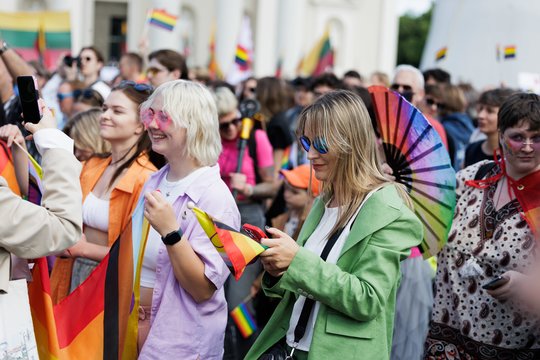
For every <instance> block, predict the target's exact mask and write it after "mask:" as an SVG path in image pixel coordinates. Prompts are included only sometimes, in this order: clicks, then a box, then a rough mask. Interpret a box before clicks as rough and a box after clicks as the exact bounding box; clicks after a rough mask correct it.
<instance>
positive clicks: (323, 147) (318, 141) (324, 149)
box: [300, 135, 328, 154]
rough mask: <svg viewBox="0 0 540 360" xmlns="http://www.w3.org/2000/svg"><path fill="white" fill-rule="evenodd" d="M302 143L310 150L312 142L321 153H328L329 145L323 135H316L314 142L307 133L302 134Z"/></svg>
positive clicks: (305, 148)
mask: <svg viewBox="0 0 540 360" xmlns="http://www.w3.org/2000/svg"><path fill="white" fill-rule="evenodd" d="M300 144H302V147H303V148H304V150H306V151H307V152H309V149H310V148H311V144H313V148H314V149H315V150H317V152H318V153H319V154H327V153H328V145H327V144H326V140H325V139H324V138H322V137H316V138H315V139H313V142H312V141H311V140H310V139H309V138H308V137H307V136H305V135H302V136H300Z"/></svg>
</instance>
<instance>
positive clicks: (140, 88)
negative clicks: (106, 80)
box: [117, 80, 154, 92]
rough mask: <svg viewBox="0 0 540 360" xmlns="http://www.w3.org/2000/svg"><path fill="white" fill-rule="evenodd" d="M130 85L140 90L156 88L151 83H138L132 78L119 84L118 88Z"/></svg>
mask: <svg viewBox="0 0 540 360" xmlns="http://www.w3.org/2000/svg"><path fill="white" fill-rule="evenodd" d="M128 87H131V88H133V89H135V90H136V91H138V92H152V91H153V90H154V88H153V87H152V86H151V85H148V84H139V83H136V82H135V81H130V80H123V81H121V82H120V84H118V86H117V88H118V89H125V88H128Z"/></svg>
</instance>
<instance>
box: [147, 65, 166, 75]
mask: <svg viewBox="0 0 540 360" xmlns="http://www.w3.org/2000/svg"><path fill="white" fill-rule="evenodd" d="M162 71H167V69H158V68H156V67H151V68H148V69H146V74H147V75H151V76H155V75H156V74H158V73H160V72H162Z"/></svg>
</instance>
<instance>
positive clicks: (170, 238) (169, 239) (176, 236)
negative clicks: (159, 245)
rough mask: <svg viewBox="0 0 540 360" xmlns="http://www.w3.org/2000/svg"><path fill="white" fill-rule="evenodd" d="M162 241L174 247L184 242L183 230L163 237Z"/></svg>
mask: <svg viewBox="0 0 540 360" xmlns="http://www.w3.org/2000/svg"><path fill="white" fill-rule="evenodd" d="M161 240H162V241H163V243H164V244H165V245H174V244H176V243H177V242H179V241H180V240H182V230H180V229H178V230H177V231H173V232H172V233H170V234H167V235H165V236H164V237H162V238H161Z"/></svg>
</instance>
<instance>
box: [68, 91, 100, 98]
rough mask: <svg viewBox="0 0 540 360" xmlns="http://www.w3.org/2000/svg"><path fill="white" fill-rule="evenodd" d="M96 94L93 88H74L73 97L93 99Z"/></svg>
mask: <svg viewBox="0 0 540 360" xmlns="http://www.w3.org/2000/svg"><path fill="white" fill-rule="evenodd" d="M94 96H95V92H94V90H92V89H83V90H79V89H77V90H74V91H73V97H74V98H75V99H78V98H79V97H81V98H84V99H92V98H93V97H94Z"/></svg>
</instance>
